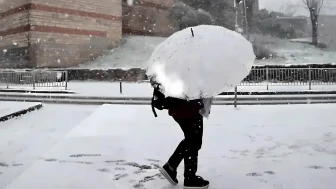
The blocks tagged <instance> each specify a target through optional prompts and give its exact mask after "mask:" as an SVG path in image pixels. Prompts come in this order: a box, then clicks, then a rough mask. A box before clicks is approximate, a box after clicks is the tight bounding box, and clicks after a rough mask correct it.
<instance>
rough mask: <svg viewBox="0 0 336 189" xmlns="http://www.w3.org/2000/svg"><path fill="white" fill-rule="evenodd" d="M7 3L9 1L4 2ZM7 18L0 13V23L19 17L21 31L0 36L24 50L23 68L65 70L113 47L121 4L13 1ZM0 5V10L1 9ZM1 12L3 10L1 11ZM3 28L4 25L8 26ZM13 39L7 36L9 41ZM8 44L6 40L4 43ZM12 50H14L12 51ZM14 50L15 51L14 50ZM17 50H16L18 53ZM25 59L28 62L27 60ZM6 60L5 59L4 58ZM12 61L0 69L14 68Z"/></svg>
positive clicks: (82, 0) (118, 33)
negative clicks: (58, 68)
mask: <svg viewBox="0 0 336 189" xmlns="http://www.w3.org/2000/svg"><path fill="white" fill-rule="evenodd" d="M5 1H6V2H7V1H8V2H11V0H5ZM15 2H20V3H19V4H14V5H11V6H8V5H7V4H5V5H6V6H7V7H10V8H9V10H10V14H7V13H6V12H4V10H0V11H1V14H0V15H3V16H2V17H1V16H0V19H1V20H0V23H2V22H4V21H3V20H4V19H5V20H7V22H8V24H9V23H10V21H8V19H9V18H11V17H14V18H16V19H19V18H17V17H20V18H21V19H22V20H24V21H25V22H23V21H20V24H21V25H22V27H21V28H20V27H19V28H17V25H14V26H8V27H9V28H14V29H12V30H10V32H8V31H2V32H1V30H3V29H1V30H0V35H1V36H3V37H4V35H6V36H8V33H10V34H12V35H13V36H15V37H16V38H18V39H20V40H18V42H17V43H18V45H17V47H18V48H19V47H20V48H21V47H25V48H26V49H25V52H27V51H28V52H27V53H26V54H25V55H24V58H25V59H26V60H27V62H26V63H25V65H26V66H27V67H49V68H52V67H69V66H74V65H78V64H80V63H84V62H86V61H89V60H92V59H94V58H96V57H98V56H100V55H102V54H103V53H104V52H106V51H107V50H110V49H112V48H113V47H115V46H116V45H117V44H118V43H119V41H120V39H121V36H122V29H121V27H122V23H121V22H122V19H121V14H122V6H121V0H99V1H96V0H71V3H69V1H68V0H26V1H22V0H17V1H15ZM5 5H1V4H0V6H1V7H5ZM3 9H4V8H3ZM8 24H5V25H8ZM1 26H2V25H1ZM13 36H8V37H7V38H9V37H12V38H13ZM7 41H10V40H7ZM13 48H15V47H13ZM18 48H16V49H18ZM19 51H20V50H19V49H18V52H19ZM27 56H28V58H27ZM7 59H8V58H7ZM15 61H16V60H15V59H14V58H11V60H4V62H6V64H2V67H4V65H6V67H17V66H16V65H15V64H10V62H15Z"/></svg>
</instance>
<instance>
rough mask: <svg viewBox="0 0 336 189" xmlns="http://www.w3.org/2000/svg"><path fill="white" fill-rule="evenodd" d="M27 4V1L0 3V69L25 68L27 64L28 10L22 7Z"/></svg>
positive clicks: (8, 0)
mask: <svg viewBox="0 0 336 189" xmlns="http://www.w3.org/2000/svg"><path fill="white" fill-rule="evenodd" d="M27 3H28V0H15V1H13V0H2V1H1V3H0V26H1V27H0V68H1V67H5V68H6V67H25V66H26V65H27V63H28V43H27V35H28V31H27V27H26V26H27V24H28V10H27V7H25V6H23V7H22V5H25V4H27ZM16 7H21V9H19V8H16Z"/></svg>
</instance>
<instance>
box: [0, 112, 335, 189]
mask: <svg viewBox="0 0 336 189" xmlns="http://www.w3.org/2000/svg"><path fill="white" fill-rule="evenodd" d="M57 110H58V111H57ZM63 110H65V111H63ZM81 110H82V111H83V110H85V108H82V109H81ZM49 111H50V112H49V113H50V114H49V115H48V114H45V116H46V117H43V120H48V118H52V119H51V120H50V123H49V122H46V121H43V120H41V121H40V124H41V122H42V121H43V123H44V124H43V126H44V127H46V128H44V127H43V126H42V125H40V126H39V127H38V128H30V127H31V125H32V124H29V122H28V120H29V119H27V120H25V121H24V118H22V120H18V121H21V124H20V123H15V122H14V121H13V122H12V125H1V124H0V129H3V128H7V133H3V132H0V133H1V137H0V140H1V141H2V142H1V145H2V146H1V148H0V149H1V150H0V151H1V154H0V155H1V156H2V157H1V161H4V162H8V163H7V164H8V165H9V166H8V167H6V166H0V172H1V173H2V174H1V175H0V179H1V180H0V183H1V185H2V187H1V186H0V187H1V188H3V187H4V186H6V185H7V187H5V189H26V188H48V189H59V188H67V189H77V188H81V189H92V188H100V189H105V188H106V189H110V188H115V189H132V188H140V189H169V188H172V187H171V186H170V185H169V183H168V182H167V181H166V180H164V179H163V178H162V175H160V174H159V171H158V169H157V166H158V165H162V164H163V163H164V162H165V161H166V160H167V159H168V157H169V155H170V154H171V153H172V152H173V151H174V149H175V147H176V146H177V144H178V143H179V142H180V140H181V139H182V138H183V134H182V132H181V131H180V129H179V126H178V125H177V124H176V123H175V122H174V121H173V120H172V119H171V118H170V117H168V116H167V113H166V112H165V111H162V112H159V117H158V118H154V116H153V114H152V112H151V108H150V107H149V106H126V105H123V106H115V105H104V106H101V107H100V108H99V109H98V110H97V111H96V112H94V113H93V114H92V115H91V116H90V117H89V118H87V119H86V120H84V121H83V122H82V123H81V124H80V125H78V126H77V127H75V128H74V129H72V130H71V131H70V132H68V133H67V134H66V135H65V136H64V137H63V138H62V139H61V140H59V142H58V143H57V144H56V145H54V146H53V147H51V145H50V143H51V142H50V141H48V140H47V139H48V137H49V135H53V134H54V135H58V136H60V135H62V134H64V133H65V132H66V130H69V128H70V126H69V124H70V123H67V122H71V123H74V122H77V123H78V122H79V120H80V119H78V117H81V116H82V117H83V116H84V115H87V114H89V112H90V111H91V109H90V110H87V111H86V112H81V113H80V115H81V116H74V114H73V112H76V111H80V109H78V110H75V109H74V108H72V109H69V110H66V109H59V108H54V109H52V108H51V109H50V110H49ZM56 111H57V115H55V112H56ZM37 114H38V113H37V112H36V119H38V118H41V115H39V116H37ZM335 114H336V109H335V106H334V105H291V106H288V105H286V106H272V107H271V106H241V107H240V108H239V109H234V108H233V107H228V106H227V107H225V106H215V107H213V111H212V115H211V116H210V119H209V120H206V121H205V126H204V140H203V147H202V150H201V151H200V153H199V171H198V173H199V174H200V175H202V176H203V177H204V178H207V179H209V180H210V182H211V184H210V189H223V188H239V189H245V188H246V189H270V188H275V189H284V188H291V189H292V188H295V189H313V188H314V189H315V188H319V189H331V188H334V186H335V184H336V181H335V176H336V159H335V156H336V134H335V133H336V117H335ZM51 115H55V117H57V118H58V119H56V118H54V117H52V116H51ZM62 116H63V117H66V120H67V122H66V121H64V122H62V121H61V119H60V118H61V117H62ZM70 116H71V117H73V119H76V117H77V119H76V121H74V120H73V119H71V118H70ZM48 121H49V120H48ZM35 123H38V122H35ZM46 123H49V124H51V125H48V124H46ZM64 124H66V125H67V126H65V125H64ZM15 130H16V132H14V131H15ZM30 130H35V132H30ZM60 130H62V131H60ZM33 133H34V134H33ZM55 133H57V134H55ZM17 134H21V135H23V134H26V135H29V136H30V137H26V138H25V139H22V136H21V135H17ZM2 135H3V136H2ZM34 135H35V136H36V138H34V137H33V136H34ZM3 137H5V138H6V139H7V140H4V139H3ZM58 138H60V137H58ZM9 140H13V141H14V142H9ZM16 140H20V141H21V143H19V142H15V141H16ZM53 141H54V142H56V140H55V139H54V140H53ZM43 142H44V143H46V144H41V143H43ZM48 143H49V150H48V151H47V152H46V153H43V155H41V158H40V159H38V160H36V161H35V162H34V163H33V164H32V165H31V166H26V164H25V169H26V170H25V172H23V173H22V174H20V173H21V172H22V170H21V171H15V170H16V169H23V168H22V167H21V168H20V166H16V167H15V166H12V165H13V164H14V163H17V164H20V163H23V162H26V161H28V159H31V160H33V159H34V158H35V159H36V156H39V155H38V154H41V152H42V151H45V150H46V149H47V148H48V147H47V146H48ZM10 145H14V146H16V148H14V147H10ZM39 146H40V147H39ZM50 147H51V148H50ZM41 148H44V149H43V150H42V149H41ZM4 149H5V150H4ZM6 149H7V150H6ZM37 151H38V152H37ZM29 156H34V158H29ZM30 162H31V161H30ZM14 173H15V174H14ZM8 174H11V175H10V176H8ZM178 179H179V181H180V184H179V185H178V186H177V187H174V188H176V189H182V184H183V163H182V164H181V166H180V167H179V169H178Z"/></svg>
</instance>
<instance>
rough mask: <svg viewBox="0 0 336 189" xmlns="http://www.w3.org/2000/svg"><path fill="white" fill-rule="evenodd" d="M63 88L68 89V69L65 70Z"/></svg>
mask: <svg viewBox="0 0 336 189" xmlns="http://www.w3.org/2000/svg"><path fill="white" fill-rule="evenodd" d="M65 90H68V71H65Z"/></svg>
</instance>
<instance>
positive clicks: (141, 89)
mask: <svg viewBox="0 0 336 189" xmlns="http://www.w3.org/2000/svg"><path fill="white" fill-rule="evenodd" d="M68 87H69V89H70V90H72V91H75V92H76V93H77V94H78V95H86V96H116V97H118V96H125V97H129V96H131V97H150V96H152V94H153V88H152V87H151V85H150V84H149V83H122V86H121V88H122V93H120V83H116V82H69V84H68ZM308 89H309V88H308V86H269V90H267V87H266V86H239V87H238V91H239V92H263V91H275V92H281V91H307V90H308ZM312 90H314V91H317V90H318V91H336V85H316V86H314V85H313V86H312ZM231 91H233V90H231Z"/></svg>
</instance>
